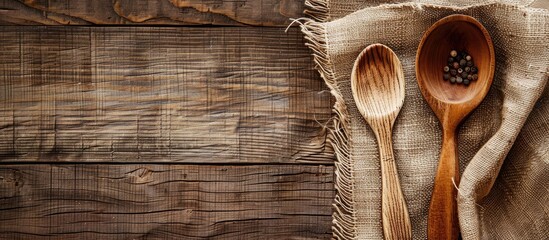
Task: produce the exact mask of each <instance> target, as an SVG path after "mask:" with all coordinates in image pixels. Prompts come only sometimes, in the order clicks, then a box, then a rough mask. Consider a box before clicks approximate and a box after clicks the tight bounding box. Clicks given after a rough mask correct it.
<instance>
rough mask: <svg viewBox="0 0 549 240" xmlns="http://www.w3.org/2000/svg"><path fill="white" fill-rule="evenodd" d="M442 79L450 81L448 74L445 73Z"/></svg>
mask: <svg viewBox="0 0 549 240" xmlns="http://www.w3.org/2000/svg"><path fill="white" fill-rule="evenodd" d="M442 78H444V80H448V79H450V74H449V73H445V74H444V75H442Z"/></svg>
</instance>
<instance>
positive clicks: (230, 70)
mask: <svg viewBox="0 0 549 240" xmlns="http://www.w3.org/2000/svg"><path fill="white" fill-rule="evenodd" d="M0 41H1V42H2V44H1V45H0V161H3V162H10V161H11V162H19V161H46V162H57V161H88V162H143V161H149V162H150V161H153V162H156V161H167V162H174V161H178V162H208V163H229V162H233V163H254V162H255V163H257V162H262V163H266V162H269V163H273V162H279V163H296V162H301V163H303V162H316V163H327V164H331V163H332V161H333V151H332V150H331V149H330V148H327V147H326V131H325V128H324V127H323V126H322V125H321V123H322V124H324V123H326V122H328V120H329V118H330V117H331V103H330V94H329V92H328V91H327V90H326V87H325V86H324V83H323V81H322V80H321V78H320V77H319V75H318V74H317V72H316V71H315V70H314V69H313V62H312V59H311V54H310V51H309V50H308V49H307V48H306V47H305V46H304V43H303V38H302V35H301V33H300V32H299V31H298V30H297V29H293V30H290V32H289V33H284V32H283V29H280V28H215V29H214V28H171V27H163V28H150V27H108V28H104V27H94V28H90V27H71V28H66V27H0Z"/></svg>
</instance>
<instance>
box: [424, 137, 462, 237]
mask: <svg viewBox="0 0 549 240" xmlns="http://www.w3.org/2000/svg"><path fill="white" fill-rule="evenodd" d="M458 185H459V161H458V157H457V141H456V138H455V131H446V130H445V131H444V134H443V138H442V150H441V153H440V160H439V163H438V169H437V175H436V177H435V185H434V187H433V195H432V196H431V204H430V206H429V220H428V227H427V230H428V239H430V240H444V239H447V240H454V239H457V238H458V234H459V225H458V224H459V223H458V217H457V202H456V196H457V189H456V186H458Z"/></svg>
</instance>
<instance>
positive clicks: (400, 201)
mask: <svg viewBox="0 0 549 240" xmlns="http://www.w3.org/2000/svg"><path fill="white" fill-rule="evenodd" d="M376 136H377V142H378V143H379V155H380V161H381V181H382V190H381V214H382V220H383V234H384V236H385V239H386V240H391V239H398V240H401V239H403V240H406V239H412V225H411V224H410V217H409V215H408V208H407V207H406V202H405V200H404V195H403V194H402V190H401V189H400V181H399V179H398V173H397V168H396V164H395V157H394V155H393V140H392V137H391V130H390V129H389V130H386V129H385V130H382V131H379V134H376Z"/></svg>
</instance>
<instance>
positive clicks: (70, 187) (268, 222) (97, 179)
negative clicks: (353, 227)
mask: <svg viewBox="0 0 549 240" xmlns="http://www.w3.org/2000/svg"><path fill="white" fill-rule="evenodd" d="M333 177H334V176H333V166H297V165H261V166H208V165H200V166H199V165H154V164H149V165H137V164H130V165H128V164H126V165H111V164H101V165H97V164H77V165H72V164H56V165H46V164H36V165H34V164H33V165H1V166H0V239H29V238H32V239H36V238H38V239H260V238H261V239H328V238H329V237H330V235H331V233H330V231H331V230H330V227H331V220H332V218H331V206H330V205H331V202H332V200H333V197H334V190H333Z"/></svg>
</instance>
